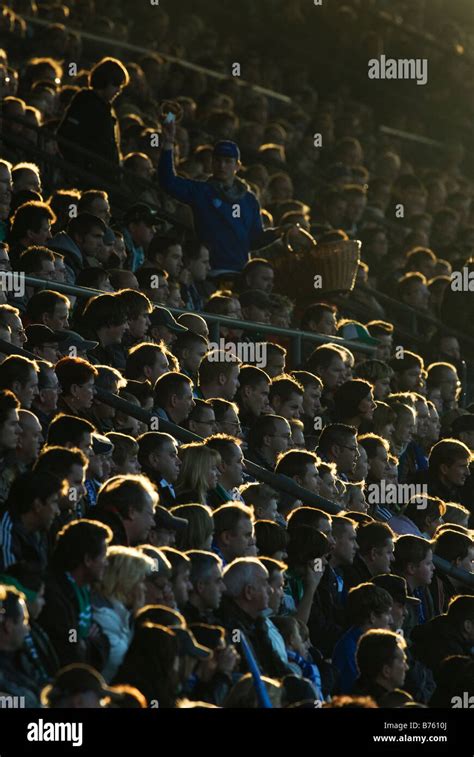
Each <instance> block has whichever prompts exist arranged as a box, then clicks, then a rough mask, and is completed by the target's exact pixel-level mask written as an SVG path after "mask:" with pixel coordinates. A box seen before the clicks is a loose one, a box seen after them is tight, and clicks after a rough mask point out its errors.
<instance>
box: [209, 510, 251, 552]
mask: <svg viewBox="0 0 474 757" xmlns="http://www.w3.org/2000/svg"><path fill="white" fill-rule="evenodd" d="M213 518H214V543H215V545H216V547H217V548H218V550H219V552H220V553H221V554H222V556H223V557H224V560H225V561H226V563H230V562H232V560H235V559H236V558H237V557H249V556H252V555H255V545H256V541H255V532H254V527H253V524H252V510H251V509H250V508H248V507H246V506H245V505H242V504H240V503H237V502H229V503H227V504H226V505H221V507H218V508H217V510H215V511H214V513H213Z"/></svg>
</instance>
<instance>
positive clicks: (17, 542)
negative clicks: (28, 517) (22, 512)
mask: <svg viewBox="0 0 474 757" xmlns="http://www.w3.org/2000/svg"><path fill="white" fill-rule="evenodd" d="M20 561H25V562H30V563H31V562H33V563H39V565H41V569H42V570H45V569H46V567H47V564H48V541H47V537H46V535H45V534H42V533H40V532H38V531H34V532H32V533H31V532H29V531H27V530H26V529H25V527H24V526H23V524H22V522H21V520H20V519H18V518H12V516H11V515H10V513H9V512H8V511H7V512H5V513H4V515H3V517H2V519H1V520H0V570H1V571H3V570H5V569H6V568H8V567H10V565H14V564H15V563H17V562H20Z"/></svg>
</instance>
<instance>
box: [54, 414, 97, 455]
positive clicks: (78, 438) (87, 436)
mask: <svg viewBox="0 0 474 757" xmlns="http://www.w3.org/2000/svg"><path fill="white" fill-rule="evenodd" d="M93 431H94V426H93V424H92V423H90V422H89V421H87V420H85V418H79V417H77V416H75V415H66V414H65V413H60V414H59V415H56V416H55V417H54V418H53V420H52V421H51V423H50V424H49V427H48V436H47V444H48V445H50V446H51V445H59V446H60V447H69V448H73V447H77V448H78V449H80V450H81V451H82V452H83V453H84V454H85V455H86V456H87V457H90V455H91V454H92V432H93Z"/></svg>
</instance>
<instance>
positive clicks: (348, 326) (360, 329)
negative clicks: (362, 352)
mask: <svg viewBox="0 0 474 757" xmlns="http://www.w3.org/2000/svg"><path fill="white" fill-rule="evenodd" d="M337 335H338V336H342V338H343V339H352V340H353V341H355V342H362V343H363V344H373V345H377V344H379V340H378V339H375V338H374V337H373V336H370V334H369V332H368V331H367V329H366V327H365V326H363V325H362V323H355V322H354V321H352V322H350V323H345V324H344V326H342V327H341V328H340V329H338V332H337Z"/></svg>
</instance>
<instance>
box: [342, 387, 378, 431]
mask: <svg viewBox="0 0 474 757" xmlns="http://www.w3.org/2000/svg"><path fill="white" fill-rule="evenodd" d="M334 403H335V413H334V415H335V417H336V420H338V421H341V422H344V423H348V424H350V425H352V426H355V427H356V428H359V426H360V425H361V423H363V422H364V421H371V420H372V418H373V414H374V410H375V407H376V405H375V402H374V395H373V390H372V386H371V384H369V382H368V381H363V380H362V379H351V380H350V381H345V382H344V384H342V385H341V386H340V387H338V388H337V389H336V391H335V392H334Z"/></svg>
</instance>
